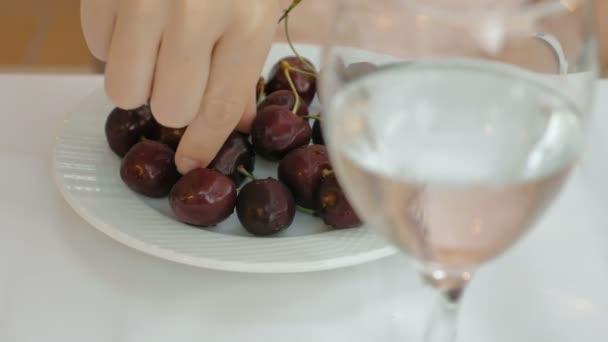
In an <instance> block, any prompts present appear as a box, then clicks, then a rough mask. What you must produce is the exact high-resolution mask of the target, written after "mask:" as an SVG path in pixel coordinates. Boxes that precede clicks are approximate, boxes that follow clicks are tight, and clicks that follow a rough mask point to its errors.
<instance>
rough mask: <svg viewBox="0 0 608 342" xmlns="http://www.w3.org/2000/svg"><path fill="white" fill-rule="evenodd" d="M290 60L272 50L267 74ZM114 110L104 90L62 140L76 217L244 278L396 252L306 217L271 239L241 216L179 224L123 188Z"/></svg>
mask: <svg viewBox="0 0 608 342" xmlns="http://www.w3.org/2000/svg"><path fill="white" fill-rule="evenodd" d="M299 52H300V53H301V54H302V55H304V56H306V57H308V58H309V59H311V61H313V63H315V64H318V59H319V48H318V47H315V46H308V45H301V46H299ZM290 54H291V53H290V50H289V49H288V47H287V46H286V45H284V44H277V45H275V46H274V47H273V48H272V50H271V52H270V54H269V58H268V62H267V63H266V66H265V70H264V73H265V74H267V73H268V72H269V71H270V68H271V67H272V65H273V64H274V62H276V61H277V60H278V59H279V58H281V57H283V56H286V55H290ZM252 89H253V85H252ZM112 107H113V106H112V105H111V103H110V101H109V100H108V99H107V98H106V96H105V95H104V92H103V90H101V89H100V90H99V91H97V92H95V93H93V94H92V95H91V96H89V97H88V98H87V99H85V100H84V101H83V102H82V103H81V104H80V105H79V106H78V107H77V108H75V109H74V111H73V112H72V114H71V115H70V116H69V117H68V119H67V120H66V121H65V124H64V126H63V128H62V130H61V131H60V132H59V135H58V137H57V141H56V146H55V151H54V160H55V163H54V172H55V177H56V180H57V185H58V186H59V189H60V190H61V192H62V193H63V195H64V197H65V199H66V200H67V202H68V203H69V204H70V205H71V206H72V207H73V208H74V210H75V211H76V212H77V213H78V214H79V215H80V216H82V217H83V218H84V219H85V220H87V221H88V222H89V223H90V224H91V225H93V226H94V227H95V228H97V229H99V230H101V231H102V232H104V233H105V234H107V235H108V236H110V237H112V238H113V239H116V240H118V241H120V242H122V243H124V244H125V245H127V246H130V247H132V248H135V249H138V250H140V251H143V252H145V253H149V254H152V255H155V256H158V257H161V258H164V259H168V260H172V261H176V262H179V263H184V264H189V265H194V266H200V267H205V268H212V269H220V270H230V271H240V272H264V273H282V272H307V271H316V270H325V269H332V268H337V267H343V266H349V265H354V264H359V263H363V262H366V261H370V260H374V259H378V258H381V257H384V256H387V255H390V254H392V253H393V249H392V248H391V247H388V246H387V245H386V243H385V242H384V240H382V239H381V238H380V237H378V236H377V235H375V234H374V233H373V232H370V231H369V230H368V229H367V228H364V227H363V228H356V229H348V230H333V231H332V230H328V229H326V228H325V227H324V226H323V224H322V222H321V220H319V219H317V218H313V217H310V216H308V215H305V214H302V213H297V214H296V219H295V221H294V223H293V225H292V226H291V227H290V228H289V229H288V230H287V231H285V232H284V233H281V234H280V235H278V236H275V237H270V238H259V237H252V236H250V235H249V234H247V233H246V232H245V231H244V230H243V228H242V227H241V225H240V224H239V222H238V219H237V218H236V215H232V217H231V218H230V219H228V220H227V221H225V222H223V223H222V224H220V225H219V226H218V227H215V228H213V229H198V228H194V227H191V226H188V225H184V224H181V223H179V222H177V221H176V220H175V219H174V218H173V217H172V213H171V210H170V209H169V205H168V201H167V200H166V199H162V200H150V199H146V198H143V197H141V196H138V195H136V194H135V193H133V192H131V191H130V190H128V189H127V188H126V187H125V185H124V184H123V183H122V181H121V179H120V176H119V166H120V159H119V158H118V157H117V156H115V155H114V154H113V153H112V152H111V151H110V149H109V148H108V146H107V143H106V140H105V135H104V124H105V120H106V117H107V115H108V113H109V112H110V111H111V109H112ZM255 172H256V175H257V176H258V177H265V176H274V177H276V166H275V165H274V164H271V163H267V162H264V161H263V160H261V158H258V160H256V171H255Z"/></svg>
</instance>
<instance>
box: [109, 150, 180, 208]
mask: <svg viewBox="0 0 608 342" xmlns="http://www.w3.org/2000/svg"><path fill="white" fill-rule="evenodd" d="M174 158H175V153H174V152H173V150H172V149H170V148H169V147H167V146H166V145H163V144H161V143H159V142H156V141H152V140H145V141H141V142H139V143H137V144H135V146H133V147H132V148H131V149H130V150H129V152H127V154H126V155H125V157H124V159H123V160H122V164H121V166H120V177H121V178H122V180H123V182H124V183H125V184H126V185H127V186H128V187H129V188H130V189H131V190H133V191H135V192H137V193H139V194H142V195H144V196H148V197H164V196H167V194H168V193H169V191H170V190H171V187H172V186H173V184H175V182H177V180H178V179H179V177H180V175H179V173H178V172H177V169H176V168H175V161H174Z"/></svg>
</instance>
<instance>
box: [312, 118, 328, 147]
mask: <svg viewBox="0 0 608 342" xmlns="http://www.w3.org/2000/svg"><path fill="white" fill-rule="evenodd" d="M321 125H322V124H321V120H319V119H315V123H314V124H313V125H312V142H313V144H317V145H325V139H323V131H322V130H321Z"/></svg>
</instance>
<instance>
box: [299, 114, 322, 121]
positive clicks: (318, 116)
mask: <svg viewBox="0 0 608 342" xmlns="http://www.w3.org/2000/svg"><path fill="white" fill-rule="evenodd" d="M302 119H315V120H319V121H322V119H321V115H319V114H315V115H305V116H303V117H302Z"/></svg>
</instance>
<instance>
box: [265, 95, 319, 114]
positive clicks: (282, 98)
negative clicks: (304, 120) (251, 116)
mask: <svg viewBox="0 0 608 342" xmlns="http://www.w3.org/2000/svg"><path fill="white" fill-rule="evenodd" d="M295 103H296V97H295V96H294V95H293V92H292V91H291V90H284V89H282V90H277V91H275V92H274V93H272V94H270V95H268V96H266V98H265V99H264V101H262V102H261V103H260V104H259V105H258V111H262V110H264V109H265V108H266V107H269V106H273V105H276V106H279V107H281V108H285V109H287V110H293V107H294V105H295ZM296 114H297V115H298V116H307V115H308V114H309V113H308V105H306V103H304V101H300V104H299V106H298V110H297V111H296Z"/></svg>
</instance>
